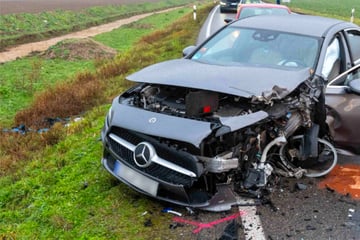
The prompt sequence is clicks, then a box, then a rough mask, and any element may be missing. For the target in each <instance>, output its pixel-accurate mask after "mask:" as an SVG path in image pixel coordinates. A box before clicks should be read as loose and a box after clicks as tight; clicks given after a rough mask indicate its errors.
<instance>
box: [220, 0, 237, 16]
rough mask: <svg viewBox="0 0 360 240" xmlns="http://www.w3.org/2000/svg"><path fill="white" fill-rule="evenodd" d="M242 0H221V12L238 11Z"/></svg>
mask: <svg viewBox="0 0 360 240" xmlns="http://www.w3.org/2000/svg"><path fill="white" fill-rule="evenodd" d="M239 3H240V0H220V12H221V13H223V12H236V10H237V7H238V4H239Z"/></svg>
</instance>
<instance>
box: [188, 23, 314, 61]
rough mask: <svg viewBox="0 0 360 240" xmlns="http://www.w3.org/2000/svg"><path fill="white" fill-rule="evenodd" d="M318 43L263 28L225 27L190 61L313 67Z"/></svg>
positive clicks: (312, 38)
mask: <svg viewBox="0 0 360 240" xmlns="http://www.w3.org/2000/svg"><path fill="white" fill-rule="evenodd" d="M318 52H319V40H318V39H317V38H314V37H310V36H303V35H297V34H291V33H284V32H276V31H270V30H262V29H248V28H244V29H242V28H235V27H228V28H226V29H224V30H223V31H221V32H220V33H219V34H217V35H216V36H215V37H213V38H212V39H210V40H209V41H208V42H207V43H205V44H204V45H203V46H202V47H201V48H200V50H198V51H197V52H196V53H195V54H194V55H193V57H192V59H193V60H197V61H201V62H206V63H212V64H220V65H236V64H251V65H254V64H255V65H267V66H270V67H271V66H273V67H292V68H295V67H296V68H304V67H310V68H313V67H314V66H315V60H316V59H317V55H318Z"/></svg>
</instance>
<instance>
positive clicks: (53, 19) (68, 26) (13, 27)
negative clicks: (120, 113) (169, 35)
mask: <svg viewBox="0 0 360 240" xmlns="http://www.w3.org/2000/svg"><path fill="white" fill-rule="evenodd" d="M192 2H193V1H190V0H162V1H159V2H156V3H142V4H127V5H109V6H97V7H91V8H87V9H84V10H82V11H79V12H73V11H65V10H56V11H50V12H42V13H38V14H30V13H22V14H5V15H0V33H1V34H0V50H1V49H4V48H6V47H8V46H11V45H14V44H19V43H24V42H31V41H34V40H40V39H45V38H48V37H52V36H54V35H59V34H64V33H67V32H71V31H75V30H80V29H84V28H87V27H89V26H94V25H98V24H100V23H105V22H109V21H112V20H115V19H121V18H126V17H129V16H131V15H135V14H140V13H145V12H151V11H154V10H160V9H164V8H168V7H174V6H180V5H184V4H188V3H192Z"/></svg>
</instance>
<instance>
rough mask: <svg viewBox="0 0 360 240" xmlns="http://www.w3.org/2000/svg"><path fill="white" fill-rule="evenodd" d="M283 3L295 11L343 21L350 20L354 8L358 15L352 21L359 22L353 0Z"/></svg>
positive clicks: (359, 10) (355, 2)
mask: <svg viewBox="0 0 360 240" xmlns="http://www.w3.org/2000/svg"><path fill="white" fill-rule="evenodd" d="M267 2H269V1H267ZM283 4H285V5H287V6H289V7H290V8H291V9H292V10H293V11H295V12H299V13H304V14H311V15H321V16H325V17H331V18H337V19H342V20H345V21H350V16H351V10H352V9H353V8H355V9H356V12H355V13H356V14H357V16H358V17H356V16H355V21H354V22H355V23H356V24H360V14H359V12H360V8H359V7H360V6H359V4H358V2H357V1H354V0H342V1H338V0H316V1H314V0H291V2H290V3H283Z"/></svg>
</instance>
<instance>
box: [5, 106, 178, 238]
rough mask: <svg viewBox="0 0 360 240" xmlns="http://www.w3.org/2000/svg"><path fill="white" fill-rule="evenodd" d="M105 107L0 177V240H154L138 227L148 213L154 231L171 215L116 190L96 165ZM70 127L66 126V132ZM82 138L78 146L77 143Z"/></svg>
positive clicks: (125, 189) (119, 188)
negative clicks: (16, 169)
mask: <svg viewBox="0 0 360 240" xmlns="http://www.w3.org/2000/svg"><path fill="white" fill-rule="evenodd" d="M106 109H107V106H104V107H102V108H99V109H95V110H94V111H93V112H92V113H91V114H90V115H87V116H86V117H85V120H83V121H82V122H79V123H76V125H77V126H73V128H81V129H83V131H81V132H79V133H76V134H72V135H70V134H69V135H68V137H67V138H66V139H65V140H64V141H62V142H60V143H59V144H58V145H56V146H55V147H52V148H49V149H47V150H45V151H44V153H43V154H41V155H39V156H38V157H36V158H35V159H34V160H33V161H31V163H30V164H28V165H25V166H24V167H23V169H22V170H21V171H19V173H18V175H16V176H14V175H13V176H7V177H2V178H0V185H1V186H2V187H1V191H0V209H1V211H0V239H1V238H6V239H7V237H9V238H10V236H13V237H14V238H16V239H54V238H59V239H89V238H93V239H149V237H150V236H152V237H153V238H154V239H156V237H155V236H157V233H154V232H153V229H154V228H146V227H144V221H145V220H146V218H147V217H148V216H142V213H144V212H145V211H148V212H153V214H152V219H153V224H154V225H155V226H154V227H156V228H158V229H162V231H165V232H166V231H168V230H167V228H168V227H167V226H168V224H166V227H164V225H163V224H162V223H161V221H162V222H164V221H165V222H170V217H171V216H166V215H162V214H161V211H160V210H161V206H160V205H159V204H157V203H156V202H153V201H149V200H148V199H147V198H145V197H142V196H138V194H137V193H135V192H133V191H132V190H130V189H129V188H128V187H126V186H125V185H122V184H121V185H118V184H117V183H116V182H115V180H114V179H113V178H112V177H111V176H110V175H109V174H108V173H107V172H105V170H104V169H102V167H101V166H100V159H101V143H100V142H99V130H100V128H101V126H102V124H103V116H104V114H105V112H106ZM70 128H71V127H70ZM79 139H82V141H79Z"/></svg>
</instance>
